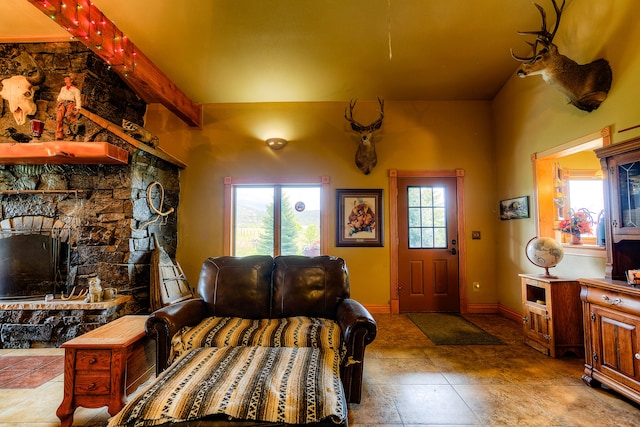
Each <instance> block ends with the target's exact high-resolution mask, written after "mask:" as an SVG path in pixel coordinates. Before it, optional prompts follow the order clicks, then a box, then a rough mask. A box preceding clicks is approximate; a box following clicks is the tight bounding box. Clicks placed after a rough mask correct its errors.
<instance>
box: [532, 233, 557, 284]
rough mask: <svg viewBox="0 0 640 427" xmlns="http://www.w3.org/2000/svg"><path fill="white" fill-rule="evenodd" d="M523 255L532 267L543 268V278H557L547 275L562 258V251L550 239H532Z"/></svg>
mask: <svg viewBox="0 0 640 427" xmlns="http://www.w3.org/2000/svg"><path fill="white" fill-rule="evenodd" d="M525 253H526V254H527V258H528V259H529V261H531V263H532V264H533V265H537V266H538V267H542V268H544V271H545V274H543V275H542V276H543V277H547V278H552V279H556V278H557V277H556V276H552V275H550V274H549V268H551V267H555V266H556V265H558V264H559V263H560V261H562V257H564V249H563V248H562V245H560V243H558V242H556V241H555V240H554V239H552V238H551V237H534V238H533V239H531V240H529V242H528V243H527V247H526V249H525Z"/></svg>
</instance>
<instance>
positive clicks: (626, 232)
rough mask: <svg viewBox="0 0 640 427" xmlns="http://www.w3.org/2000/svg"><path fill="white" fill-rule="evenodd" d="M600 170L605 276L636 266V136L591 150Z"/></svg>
mask: <svg viewBox="0 0 640 427" xmlns="http://www.w3.org/2000/svg"><path fill="white" fill-rule="evenodd" d="M595 153H596V156H598V158H599V159H600V164H601V166H602V170H603V172H604V177H605V185H604V198H605V211H606V215H605V220H606V224H607V227H606V230H605V234H606V241H607V244H606V247H607V265H606V269H605V278H607V279H614V280H625V281H626V277H625V274H624V273H625V271H627V270H632V269H637V268H640V138H636V139H632V140H629V141H625V142H621V143H618V144H613V145H609V146H607V147H603V148H599V149H597V150H595Z"/></svg>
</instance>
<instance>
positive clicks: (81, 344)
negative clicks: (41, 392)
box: [57, 316, 155, 427]
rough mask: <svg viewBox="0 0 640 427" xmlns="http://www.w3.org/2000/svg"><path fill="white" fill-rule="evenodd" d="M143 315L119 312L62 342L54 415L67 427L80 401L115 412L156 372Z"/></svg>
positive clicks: (153, 347)
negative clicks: (58, 397) (60, 378)
mask: <svg viewBox="0 0 640 427" xmlns="http://www.w3.org/2000/svg"><path fill="white" fill-rule="evenodd" d="M146 319H147V316H123V317H120V318H119V319H117V320H114V321H113V322H110V323H107V324H106V325H104V326H101V327H99V328H97V329H94V330H92V331H90V332H87V333H86V334H84V335H80V336H79V337H77V338H74V339H72V340H70V341H67V342H66V343H64V344H62V347H63V348H64V349H65V367H64V399H63V401H62V403H61V404H60V407H59V408H58V411H57V415H58V418H60V421H61V425H62V427H67V426H71V425H72V422H73V413H74V411H75V409H76V408H77V407H79V406H83V407H86V408H99V407H101V406H108V411H109V414H111V415H115V414H117V413H118V412H119V411H120V409H122V407H123V406H124V404H125V403H126V396H127V395H129V394H131V393H133V392H134V391H135V390H136V389H137V388H138V387H139V386H140V385H141V384H143V383H144V382H145V381H146V380H147V379H149V378H151V376H153V374H154V372H155V345H154V343H153V341H152V340H151V339H149V338H148V337H147V336H146V334H145V331H144V324H145V321H146Z"/></svg>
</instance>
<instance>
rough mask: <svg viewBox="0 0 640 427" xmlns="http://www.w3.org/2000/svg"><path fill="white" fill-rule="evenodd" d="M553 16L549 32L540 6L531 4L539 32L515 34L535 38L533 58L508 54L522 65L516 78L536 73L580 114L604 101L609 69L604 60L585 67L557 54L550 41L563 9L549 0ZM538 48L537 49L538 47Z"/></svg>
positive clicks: (593, 108) (609, 75) (609, 85)
mask: <svg viewBox="0 0 640 427" xmlns="http://www.w3.org/2000/svg"><path fill="white" fill-rule="evenodd" d="M551 2H552V3H553V8H554V10H555V13H556V23H555V26H554V27H553V31H551V32H549V29H548V28H547V14H546V13H545V11H544V9H543V8H542V6H540V5H539V4H537V3H534V4H535V6H536V7H537V8H538V10H539V11H540V15H541V17H542V29H541V30H540V31H518V34H522V35H526V34H533V35H535V36H536V40H535V42H534V43H528V44H529V45H531V46H532V47H533V55H532V56H529V57H520V56H517V55H515V54H514V53H513V50H512V51H511V56H512V57H513V58H514V59H516V60H518V61H520V62H522V65H521V66H520V68H519V69H518V72H517V73H518V76H519V77H523V78H524V77H526V76H533V75H536V74H539V75H541V76H542V78H543V79H544V81H545V82H547V83H548V84H549V85H551V86H553V87H555V88H556V89H558V90H559V91H560V92H562V93H563V94H565V96H566V97H567V98H568V100H569V103H570V104H572V105H575V106H576V107H578V108H579V109H581V110H584V111H593V110H595V109H596V108H598V107H599V106H600V104H601V103H602V101H604V100H605V99H606V98H607V94H608V93H609V89H610V88H611V67H610V66H609V63H608V62H607V61H606V60H604V59H598V60H595V61H593V62H591V63H589V64H583V65H580V64H577V63H576V62H574V61H573V60H571V59H569V58H567V57H566V56H564V55H561V54H560V53H559V52H558V47H557V46H556V45H554V44H553V38H554V37H555V35H556V31H558V26H559V25H560V17H561V15H562V9H563V8H564V4H565V0H563V1H562V6H560V7H558V5H557V3H556V0H551ZM539 47H541V49H540V50H538V48H539Z"/></svg>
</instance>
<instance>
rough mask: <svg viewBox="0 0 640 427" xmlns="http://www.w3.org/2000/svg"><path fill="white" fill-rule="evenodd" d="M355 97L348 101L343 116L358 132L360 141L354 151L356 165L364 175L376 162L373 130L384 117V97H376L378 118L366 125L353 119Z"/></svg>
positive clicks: (380, 124)
mask: <svg viewBox="0 0 640 427" xmlns="http://www.w3.org/2000/svg"><path fill="white" fill-rule="evenodd" d="M356 102H358V100H357V99H352V100H351V102H349V107H348V108H349V109H348V110H347V109H346V108H345V110H344V118H345V119H347V120H348V121H349V123H351V129H353V130H354V131H356V132H358V134H360V141H359V142H358V151H356V166H358V169H360V170H361V171H362V172H363V173H364V174H365V175H369V174H370V173H371V171H372V170H373V168H374V167H375V165H376V164H377V163H378V156H377V155H376V147H375V145H374V143H373V132H375V131H377V130H378V129H380V128H381V127H382V119H383V118H384V99H382V98H378V104H380V118H378V120H376V121H374V122H373V123H370V124H368V125H366V126H365V125H362V124H360V123H358V122H357V121H355V120H354V119H353V109H354V108H355V106H356Z"/></svg>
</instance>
